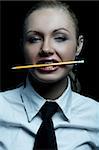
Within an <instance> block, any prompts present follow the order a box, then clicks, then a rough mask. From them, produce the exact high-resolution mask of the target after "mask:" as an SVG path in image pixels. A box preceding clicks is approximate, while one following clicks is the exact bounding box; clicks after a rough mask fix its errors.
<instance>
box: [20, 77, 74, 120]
mask: <svg viewBox="0 0 99 150" xmlns="http://www.w3.org/2000/svg"><path fill="white" fill-rule="evenodd" d="M20 95H21V98H22V101H23V103H24V107H25V111H26V114H27V118H28V121H29V122H30V121H31V120H32V119H33V118H34V117H35V116H36V114H37V113H38V112H39V110H40V109H41V107H42V106H43V105H44V103H45V102H46V100H45V99H44V98H43V97H41V96H40V95H39V94H38V93H37V92H36V91H35V90H34V89H33V87H32V85H31V84H30V82H29V79H28V78H27V79H26V87H22V89H21V92H20ZM55 102H56V103H57V104H58V105H59V107H60V108H61V110H62V112H63V114H64V115H65V117H66V118H68V120H69V112H70V105H71V86H70V79H69V78H68V86H67V89H66V90H65V91H64V93H63V94H62V95H61V96H60V97H59V98H58V99H56V100H55Z"/></svg>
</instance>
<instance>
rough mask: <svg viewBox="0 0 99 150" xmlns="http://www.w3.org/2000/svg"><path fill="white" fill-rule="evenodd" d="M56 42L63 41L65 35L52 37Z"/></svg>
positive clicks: (65, 38)
mask: <svg viewBox="0 0 99 150" xmlns="http://www.w3.org/2000/svg"><path fill="white" fill-rule="evenodd" d="M54 39H55V40H56V41H57V42H65V41H66V40H67V37H65V36H63V37H62V36H58V37H55V38H54Z"/></svg>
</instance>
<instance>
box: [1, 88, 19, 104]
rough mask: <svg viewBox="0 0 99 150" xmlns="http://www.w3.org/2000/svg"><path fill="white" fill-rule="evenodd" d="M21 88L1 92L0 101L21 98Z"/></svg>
mask: <svg viewBox="0 0 99 150" xmlns="http://www.w3.org/2000/svg"><path fill="white" fill-rule="evenodd" d="M20 88H21V87H19V88H16V89H12V90H7V91H4V92H0V102H2V101H4V100H5V101H8V102H11V101H13V100H14V101H15V100H16V99H18V98H19V96H20Z"/></svg>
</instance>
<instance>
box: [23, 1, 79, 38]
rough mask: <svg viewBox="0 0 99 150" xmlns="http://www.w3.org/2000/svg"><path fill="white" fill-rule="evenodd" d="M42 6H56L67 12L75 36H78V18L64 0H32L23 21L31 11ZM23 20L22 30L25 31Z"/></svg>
mask: <svg viewBox="0 0 99 150" xmlns="http://www.w3.org/2000/svg"><path fill="white" fill-rule="evenodd" d="M43 8H58V9H62V10H63V11H64V12H66V13H68V14H69V15H70V17H71V18H72V21H73V23H74V26H75V30H76V37H77V39H78V36H79V27H78V19H77V17H76V15H75V13H74V12H73V11H72V10H71V8H70V6H69V5H68V4H67V3H66V1H65V2H64V1H57V0H50V1H49V0H45V1H34V4H33V6H32V8H31V9H30V10H29V11H28V13H27V14H26V16H25V21H26V19H27V18H28V16H29V15H30V14H31V13H33V12H34V11H36V10H40V9H43ZM25 21H24V31H25Z"/></svg>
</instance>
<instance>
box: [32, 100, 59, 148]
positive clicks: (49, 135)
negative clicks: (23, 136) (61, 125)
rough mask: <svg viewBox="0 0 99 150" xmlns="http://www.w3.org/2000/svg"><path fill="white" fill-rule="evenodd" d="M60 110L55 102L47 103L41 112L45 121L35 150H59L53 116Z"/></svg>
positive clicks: (38, 133) (36, 139)
mask: <svg viewBox="0 0 99 150" xmlns="http://www.w3.org/2000/svg"><path fill="white" fill-rule="evenodd" d="M57 109H58V105H57V103H55V102H46V103H45V104H44V105H43V107H42V108H41V110H40V113H41V118H42V120H43V122H42V124H41V126H40V128H39V130H38V132H37V135H36V138H35V143H34V148H33V150H57V143H56V136H55V131H54V126H53V122H52V119H51V118H52V116H53V115H54V114H55V112H56V111H57Z"/></svg>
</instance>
